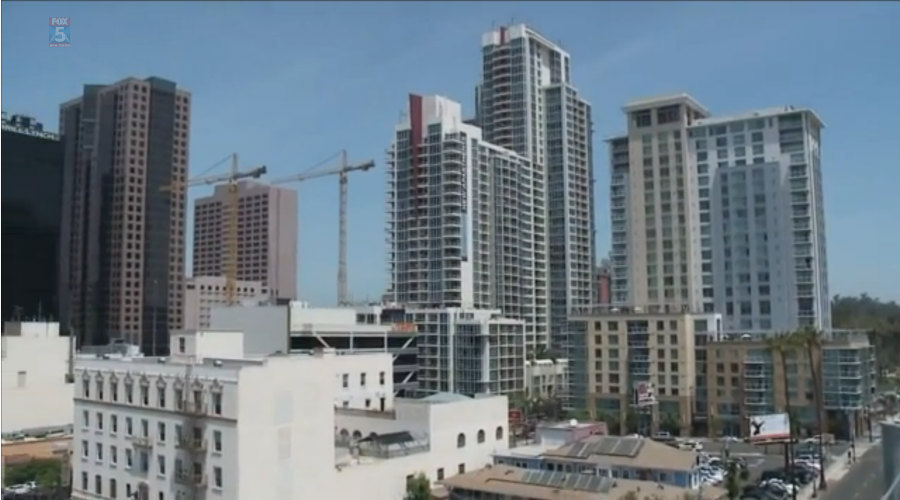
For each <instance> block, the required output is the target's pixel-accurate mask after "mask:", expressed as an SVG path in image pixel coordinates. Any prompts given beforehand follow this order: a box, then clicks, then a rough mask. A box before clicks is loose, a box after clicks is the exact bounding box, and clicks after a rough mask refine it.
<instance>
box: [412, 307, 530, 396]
mask: <svg viewBox="0 0 900 500" xmlns="http://www.w3.org/2000/svg"><path fill="white" fill-rule="evenodd" d="M407 318H408V319H409V321H410V322H412V323H415V325H416V328H417V330H418V332H419V335H418V350H419V353H418V364H419V392H420V393H423V394H433V393H438V392H456V393H461V394H469V395H472V394H479V393H490V394H514V393H522V392H524V391H525V343H524V339H525V328H526V327H525V322H523V321H520V320H514V319H509V318H505V317H503V316H502V315H501V314H500V311H499V310H480V309H466V308H445V309H409V310H407Z"/></svg>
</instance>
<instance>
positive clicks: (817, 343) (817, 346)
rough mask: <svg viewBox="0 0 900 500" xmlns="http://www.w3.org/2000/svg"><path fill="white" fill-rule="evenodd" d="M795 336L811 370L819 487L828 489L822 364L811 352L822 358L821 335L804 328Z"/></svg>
mask: <svg viewBox="0 0 900 500" xmlns="http://www.w3.org/2000/svg"><path fill="white" fill-rule="evenodd" d="M795 336H796V338H797V339H798V340H799V342H800V343H801V344H802V345H803V347H805V351H806V361H807V363H809V369H810V371H811V372H812V381H813V396H814V399H813V403H814V405H815V408H816V426H817V427H818V428H819V489H820V490H826V489H828V483H827V482H826V481H825V449H824V446H823V444H824V439H825V437H824V434H825V423H824V415H823V414H824V413H825V409H824V404H825V402H824V401H823V399H824V398H823V397H822V396H823V388H822V366H821V365H819V366H818V367H817V366H816V364H815V363H813V352H815V353H816V355H817V356H819V359H822V358H821V356H822V335H821V333H820V332H818V331H816V330H814V329H812V328H805V329H803V330H800V331H799V332H797V333H795Z"/></svg>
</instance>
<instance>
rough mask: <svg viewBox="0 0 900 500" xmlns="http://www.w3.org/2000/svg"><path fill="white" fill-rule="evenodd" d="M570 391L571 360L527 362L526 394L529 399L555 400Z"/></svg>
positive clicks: (531, 360) (530, 360)
mask: <svg viewBox="0 0 900 500" xmlns="http://www.w3.org/2000/svg"><path fill="white" fill-rule="evenodd" d="M568 389H569V360H567V359H529V360H527V361H525V392H526V394H528V397H529V398H543V399H547V398H554V397H558V396H561V395H563V394H564V393H565V392H566V391H568Z"/></svg>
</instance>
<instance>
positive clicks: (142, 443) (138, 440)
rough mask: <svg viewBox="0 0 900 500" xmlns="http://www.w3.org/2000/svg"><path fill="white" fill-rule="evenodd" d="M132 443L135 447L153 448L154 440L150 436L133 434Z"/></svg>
mask: <svg viewBox="0 0 900 500" xmlns="http://www.w3.org/2000/svg"><path fill="white" fill-rule="evenodd" d="M131 444H133V445H134V447H135V448H153V440H152V439H150V438H149V437H139V436H131Z"/></svg>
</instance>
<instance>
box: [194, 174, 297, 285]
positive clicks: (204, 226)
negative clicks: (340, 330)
mask: <svg viewBox="0 0 900 500" xmlns="http://www.w3.org/2000/svg"><path fill="white" fill-rule="evenodd" d="M237 187H238V232H237V234H238V256H237V257H238V261H237V279H238V280H239V281H258V282H261V283H262V286H264V287H266V288H268V289H269V292H270V293H271V295H272V296H273V297H274V298H276V299H296V298H297V192H296V191H294V190H293V189H288V188H284V187H276V186H270V185H267V184H262V183H259V182H253V181H241V182H238V183H237ZM228 196H229V195H228V186H227V185H220V186H216V188H215V192H214V193H213V194H212V195H211V196H207V197H205V198H198V199H197V202H196V203H195V205H194V267H193V271H194V273H193V274H194V276H224V275H225V260H226V255H227V252H226V248H225V241H226V238H225V236H226V234H225V233H226V228H227V224H228V221H227V219H226V217H227V211H226V204H227V202H228Z"/></svg>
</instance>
